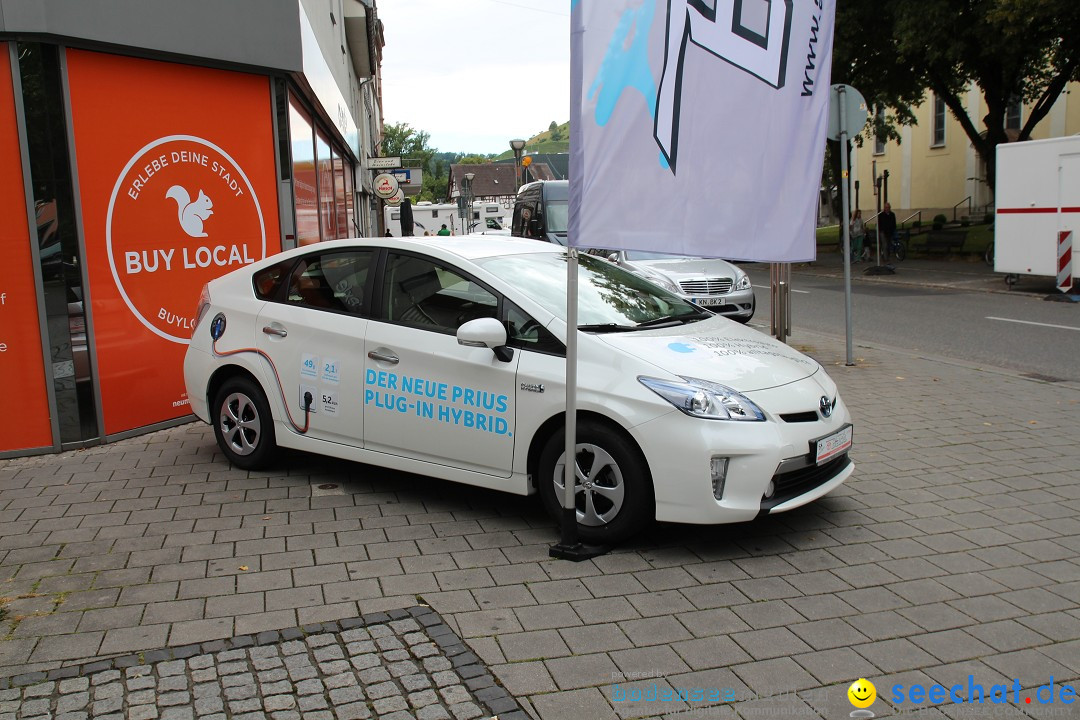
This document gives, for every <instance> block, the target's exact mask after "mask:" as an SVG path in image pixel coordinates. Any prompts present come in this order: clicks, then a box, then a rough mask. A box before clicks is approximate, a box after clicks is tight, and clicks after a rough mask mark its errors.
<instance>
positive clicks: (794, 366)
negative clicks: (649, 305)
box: [595, 317, 821, 393]
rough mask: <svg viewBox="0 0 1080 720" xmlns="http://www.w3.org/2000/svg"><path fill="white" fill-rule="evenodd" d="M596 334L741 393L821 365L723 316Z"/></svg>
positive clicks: (660, 365)
mask: <svg viewBox="0 0 1080 720" xmlns="http://www.w3.org/2000/svg"><path fill="white" fill-rule="evenodd" d="M595 337H596V338H597V339H598V340H600V341H601V342H603V343H605V344H607V345H609V346H611V347H613V348H617V349H618V350H621V351H622V352H625V353H627V354H630V355H633V356H635V357H637V358H639V359H641V360H643V361H645V362H647V363H650V364H652V365H655V366H656V367H657V368H658V369H662V370H665V371H667V372H670V373H673V374H675V375H679V376H682V377H692V378H698V379H701V380H711V381H713V382H717V383H720V384H721V385H726V386H728V387H730V388H732V389H733V390H737V391H739V392H742V393H748V392H753V391H755V390H765V389H767V388H771V387H777V386H779V385H786V384H788V383H792V382H796V381H798V380H802V379H803V378H807V377H809V376H811V375H813V374H814V373H816V372H818V370H820V369H821V366H820V365H818V363H817V362H816V361H815V360H812V359H811V358H809V357H807V356H806V355H803V354H802V353H801V352H799V351H798V350H795V349H793V348H790V347H788V346H787V345H785V344H784V343H782V342H779V341H777V340H775V339H773V338H771V337H769V336H768V335H765V334H763V333H760V332H758V331H756V330H753V329H751V328H748V327H746V326H745V325H743V324H741V323H737V322H734V321H731V320H728V319H726V318H722V317H712V318H709V319H708V320H702V321H701V322H697V323H693V324H689V325H679V326H676V327H670V328H656V329H653V330H642V331H637V332H625V333H610V334H598V335H596V336H595Z"/></svg>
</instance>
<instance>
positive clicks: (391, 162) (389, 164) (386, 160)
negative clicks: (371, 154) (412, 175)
mask: <svg viewBox="0 0 1080 720" xmlns="http://www.w3.org/2000/svg"><path fill="white" fill-rule="evenodd" d="M368 167H369V168H371V169H372V170H391V169H393V168H399V167H401V158H400V157H378V158H368Z"/></svg>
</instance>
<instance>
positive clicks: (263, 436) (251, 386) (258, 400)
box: [212, 376, 277, 470]
mask: <svg viewBox="0 0 1080 720" xmlns="http://www.w3.org/2000/svg"><path fill="white" fill-rule="evenodd" d="M212 421H213V423H214V435H215V436H216V437H217V441H218V446H219V447H220V448H221V451H222V452H223V453H225V457H226V458H228V459H229V462H230V463H232V464H233V465H235V466H236V467H238V468H242V469H244V470H256V469H259V468H263V467H266V466H267V465H268V464H269V462H270V460H271V459H272V458H273V456H274V454H275V453H276V452H277V442H276V440H275V437H274V418H273V416H272V415H271V414H270V405H269V404H268V403H267V402H266V395H264V394H263V391H262V388H260V387H259V386H258V385H257V384H256V383H255V382H254V381H252V380H251V379H249V378H246V377H242V376H238V377H234V378H230V379H229V380H226V381H225V383H224V384H223V385H222V386H221V388H220V389H219V390H218V392H217V395H216V396H215V397H214V405H213V415H212Z"/></svg>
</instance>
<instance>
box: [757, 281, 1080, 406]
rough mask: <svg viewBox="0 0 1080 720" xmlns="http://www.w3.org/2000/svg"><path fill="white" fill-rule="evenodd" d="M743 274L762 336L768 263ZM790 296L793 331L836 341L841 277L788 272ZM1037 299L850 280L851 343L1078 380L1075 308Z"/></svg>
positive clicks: (840, 330)
mask: <svg viewBox="0 0 1080 720" xmlns="http://www.w3.org/2000/svg"><path fill="white" fill-rule="evenodd" d="M746 269H747V270H748V272H749V274H750V277H751V279H752V280H753V283H754V288H755V292H756V294H757V301H758V309H757V313H756V315H755V316H754V319H753V321H752V324H753V325H754V326H756V327H758V328H759V329H763V330H764V331H765V332H768V331H769V316H770V310H769V273H768V266H765V265H760V266H748V267H747V268H746ZM792 291H793V292H792V300H791V305H792V327H793V329H806V330H813V331H815V332H823V333H829V334H833V335H838V336H840V337H844V328H845V321H844V285H843V281H842V280H837V279H834V278H829V277H819V276H812V275H800V274H797V273H793V274H792ZM1043 297H1044V296H1043V295H1041V294H1028V293H1017V292H1013V293H1008V294H1005V293H986V292H970V291H961V290H946V289H937V288H930V287H919V286H913V285H893V284H886V283H882V282H866V281H861V282H860V281H853V282H852V316H853V319H852V324H853V337H854V343H855V346H856V348H857V347H858V345H859V343H867V342H870V343H874V344H875V345H879V346H885V347H893V348H902V349H904V350H905V351H908V352H917V353H923V354H925V355H927V356H938V357H944V358H951V359H957V360H964V361H968V362H972V363H980V364H981V363H985V364H987V365H990V366H995V367H1001V368H1008V369H1011V370H1016V371H1019V372H1022V373H1033V374H1036V375H1039V376H1045V377H1046V378H1048V379H1049V378H1053V379H1057V380H1069V381H1073V382H1080V303H1061V302H1046V301H1044V300H1043ZM857 355H858V353H857V352H856V356H857ZM1003 411H1007V410H1006V409H1003Z"/></svg>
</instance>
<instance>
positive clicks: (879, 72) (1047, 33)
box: [833, 0, 1080, 187]
mask: <svg viewBox="0 0 1080 720" xmlns="http://www.w3.org/2000/svg"><path fill="white" fill-rule="evenodd" d="M836 22H837V29H836V41H835V49H834V61H833V78H834V82H846V83H849V84H851V85H853V86H855V87H856V88H858V89H859V90H860V91H861V92H862V93H863V95H864V96H865V97H866V99H867V102H868V103H869V104H871V105H872V106H875V107H877V108H884V109H887V111H888V112H886V113H884V114H883V116H881V117H879V118H876V119H875V124H874V126H873V131H876V132H878V133H880V134H883V135H884V136H886V137H892V138H897V137H898V134H897V132H896V128H897V126H898V125H900V124H910V123H913V122H914V117H913V116H912V114H911V112H910V107H911V106H912V105H918V104H919V103H920V102H921V100H922V98H923V96H924V93H923V92H922V91H923V90H927V89H928V90H930V91H932V92H933V93H934V94H935V95H936V96H937V97H940V98H941V99H942V100H943V101H944V103H945V105H946V107H948V108H949V110H950V112H951V113H952V114H953V116H954V117H955V118H956V119H957V120H958V121H959V123H960V125H961V127H963V129H964V132H965V134H966V135H967V136H968V139H969V140H970V141H971V143H972V145H973V146H974V147H975V150H976V152H977V153H978V155H979V157H980V158H981V159H982V160H983V161H984V162H985V164H986V174H987V182H988V183H989V184H990V186H991V187H993V186H994V182H995V179H996V167H995V149H996V148H997V146H998V145H999V144H1001V143H1003V142H1010V141H1014V140H1027V139H1028V138H1030V137H1031V132H1032V130H1033V129H1034V128H1035V126H1036V125H1037V124H1038V123H1039V121H1041V120H1042V119H1043V118H1045V117H1046V115H1047V113H1049V112H1050V108H1051V107H1052V106H1053V104H1054V102H1055V101H1056V100H1057V98H1058V96H1059V95H1060V94H1061V93H1062V92H1063V91H1064V89H1065V87H1066V85H1067V84H1068V83H1069V82H1070V81H1072V80H1080V2H1077V0H844V1H843V2H841V3H838V9H837V20H836ZM972 81H974V82H975V83H976V84H977V85H978V87H979V90H980V91H981V92H982V95H983V101H984V103H985V106H986V114H985V115H984V116H983V117H982V118H971V117H969V116H968V114H967V108H966V102H965V98H964V96H965V95H966V93H967V90H968V86H969V83H971V82H972ZM1016 100H1023V101H1024V102H1025V103H1034V104H1033V105H1032V107H1031V110H1030V112H1029V113H1028V116H1027V118H1026V119H1025V122H1024V124H1023V127H1022V128H1021V129H1020V131H1019V133H1018V134H1017V135H1016V136H1015V137H1010V136H1009V134H1008V133H1007V132H1006V130H1005V114H1006V110H1007V108H1008V107H1009V105H1010V104H1011V103H1013V102H1015V101H1016ZM890 113H891V115H890Z"/></svg>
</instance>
